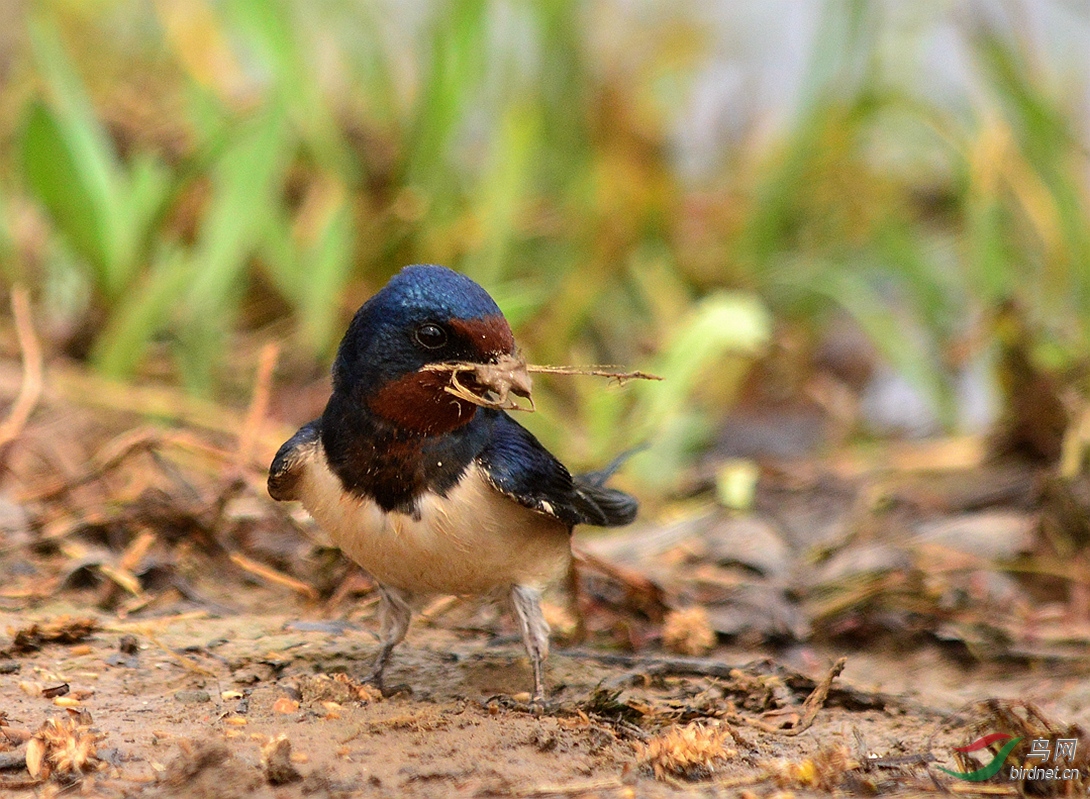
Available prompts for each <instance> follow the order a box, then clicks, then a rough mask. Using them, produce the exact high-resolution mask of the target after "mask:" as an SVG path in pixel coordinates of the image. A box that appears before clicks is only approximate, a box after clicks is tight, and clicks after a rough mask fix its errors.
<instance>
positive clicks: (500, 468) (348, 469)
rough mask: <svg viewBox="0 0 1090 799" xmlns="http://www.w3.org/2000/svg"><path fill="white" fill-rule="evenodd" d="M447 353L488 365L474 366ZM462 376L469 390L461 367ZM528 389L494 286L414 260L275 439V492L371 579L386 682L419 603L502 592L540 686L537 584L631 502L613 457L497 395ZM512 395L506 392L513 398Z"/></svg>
mask: <svg viewBox="0 0 1090 799" xmlns="http://www.w3.org/2000/svg"><path fill="white" fill-rule="evenodd" d="M452 364H463V365H465V364H479V365H482V366H484V367H485V368H482V369H480V370H478V371H476V372H474V373H472V374H470V375H469V376H468V377H467V376H465V373H464V372H462V373H459V372H456V371H451V370H450V369H448V368H445V367H446V366H449V365H452ZM458 375H461V376H462V377H463V380H466V381H469V383H471V385H470V386H469V390H467V389H466V387H465V386H464V385H460V386H459V387H458V388H459V389H460V390H457V391H453V390H452V388H451V387H452V381H453V380H454V379H455V377H456V376H458ZM508 393H513V394H515V395H516V396H520V397H525V398H527V399H531V383H530V376H529V374H528V372H527V370H526V362H525V360H524V359H523V358H522V357H521V355H520V354H519V352H518V350H517V349H516V347H515V339H514V336H513V334H512V333H511V327H510V326H509V325H508V323H507V320H506V319H505V318H504V316H503V314H502V312H501V311H500V309H499V307H498V306H497V305H496V303H495V302H494V301H493V300H492V298H491V297H490V296H489V295H488V293H487V292H486V291H485V290H484V289H483V288H481V287H480V286H479V285H477V284H476V283H475V282H473V281H472V280H470V279H469V278H468V277H465V276H464V275H461V274H458V273H457V272H453V271H451V270H449V269H446V268H444V267H441V266H420V265H417V266H408V267H405V268H404V269H402V270H401V271H400V272H399V273H398V274H397V275H395V276H394V277H393V278H392V279H391V280H390V282H389V283H387V284H386V286H385V287H384V288H383V289H382V290H381V291H379V292H378V293H377V294H375V295H374V296H373V297H371V299H369V300H368V301H367V302H366V303H364V305H363V306H362V307H361V308H360V309H359V311H358V312H357V313H356V315H355V317H354V318H353V320H352V322H351V324H350V325H349V327H348V332H347V333H345V336H344V339H343V340H342V341H341V344H340V347H339V349H338V351H337V357H336V359H335V361H334V364H333V391H332V394H331V396H330V398H329V402H328V404H327V405H326V407H325V411H324V412H323V413H322V415H321V417H320V418H318V419H315V420H314V421H312V422H310V423H309V424H307V425H304V426H303V427H302V428H301V429H300V430H299V432H297V433H296V434H295V435H294V436H292V437H291V438H290V439H289V440H288V441H287V442H286V443H285V444H284V445H283V446H282V447H281V448H280V451H279V452H277V454H276V457H275V458H274V460H273V462H272V465H271V466H270V468H269V494H270V495H271V496H272V497H273V498H274V499H277V500H299V501H301V502H302V503H303V507H305V508H306V509H307V511H308V512H309V513H310V514H311V516H312V517H313V518H314V519H315V520H316V521H317V523H318V524H319V525H320V526H321V527H322V528H323V529H325V530H326V532H327V533H329V535H330V536H331V538H332V539H333V541H334V542H335V543H336V544H337V546H339V547H340V548H341V550H342V551H343V552H344V553H345V554H346V555H348V557H350V558H351V559H352V560H354V561H355V562H356V563H358V564H359V565H360V566H361V567H363V569H365V570H366V571H367V572H368V573H369V574H370V575H371V576H372V577H373V578H374V579H375V581H376V583H377V585H378V592H379V596H380V606H379V611H380V612H379V619H380V638H381V649H380V650H379V652H378V655H377V656H376V659H375V663H374V668H373V670H372V672H371V674H370V675H369V677H368V678H367V679H368V680H370V681H371V682H372V683H374V684H376V685H377V686H378V687H380V688H381V687H382V676H383V672H384V670H385V668H386V666H387V664H388V662H389V660H390V655H391V653H392V652H393V650H394V647H396V646H397V644H399V643H400V642H401V641H402V639H404V637H405V633H406V632H407V631H408V628H409V622H410V620H411V616H412V609H413V607H414V605H416V604H417V603H418V602H419V600H421V599H422V598H425V597H428V596H435V595H443V594H456V595H481V594H492V593H495V592H499V591H504V592H506V593H507V594H508V596H509V597H510V601H511V606H512V608H513V610H514V615H515V616H516V618H517V619H518V623H519V627H520V630H521V633H522V641H523V644H524V645H525V647H526V652H527V654H528V655H529V657H530V661H531V664H532V666H533V675H534V692H533V700H532V701H533V703H534V704H535V705H537V706H539V707H540V705H541V704H542V702H543V700H544V674H543V672H544V661H545V658H546V656H547V655H548V648H549V626H548V624H546V622H545V617H544V616H543V614H542V612H541V591H542V589H543V588H544V587H545V586H546V585H547V584H548V583H550V582H551V581H553V580H555V579H556V578H558V577H559V576H561V575H563V574H565V573H566V571H567V568H568V567H569V564H570V561H571V534H572V529H573V528H574V527H575V525H577V524H593V525H600V526H617V525H624V524H628V523H629V522H631V521H632V519H633V518H634V517H635V515H636V510H637V503H636V500H635V499H633V498H632V497H631V496H629V495H628V494H625V493H623V492H621V491H618V490H616V489H613V488H608V487H606V486H605V485H604V483H605V480H606V478H607V477H608V470H607V471H606V472H600V473H596V474H590V475H578V476H574V477H573V476H572V475H571V473H570V472H569V471H568V470H567V469H566V468H565V467H564V465H563V464H562V463H560V461H559V460H557V459H556V458H555V457H554V456H553V455H552V454H551V453H550V452H549V451H548V450H547V449H545V447H544V446H542V445H541V444H540V443H539V442H538V440H537V439H536V438H535V437H534V436H533V435H532V434H531V433H530V432H529V431H528V430H526V429H525V428H524V427H522V426H521V425H520V424H519V423H518V422H516V421H515V420H514V419H513V418H511V416H510V415H509V414H508V413H507V412H506V411H505V410H503V409H502V408H501V407H496V406H497V405H500V404H501V402H500V400H502V399H503V398H504V397H505V396H506V395H507V394H508ZM508 407H509V406H508Z"/></svg>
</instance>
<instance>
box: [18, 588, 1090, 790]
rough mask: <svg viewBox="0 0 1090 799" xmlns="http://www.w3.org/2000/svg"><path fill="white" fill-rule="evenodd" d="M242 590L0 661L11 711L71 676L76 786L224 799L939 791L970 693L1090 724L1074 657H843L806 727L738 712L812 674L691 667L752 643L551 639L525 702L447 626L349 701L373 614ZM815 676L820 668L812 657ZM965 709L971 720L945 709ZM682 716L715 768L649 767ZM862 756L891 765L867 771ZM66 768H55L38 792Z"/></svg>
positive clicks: (515, 678) (26, 720) (794, 712)
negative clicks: (86, 731) (666, 648)
mask: <svg viewBox="0 0 1090 799" xmlns="http://www.w3.org/2000/svg"><path fill="white" fill-rule="evenodd" d="M235 591H243V592H246V591H248V592H250V593H251V594H254V595H255V596H252V597H250V599H251V602H252V603H253V604H262V605H265V606H266V607H268V608H275V609H276V612H260V613H256V612H246V613H238V614H232V615H225V616H222V617H219V618H216V617H211V616H209V614H208V613H207V612H205V611H195V612H189V613H179V614H177V615H171V616H164V617H162V618H157V619H149V620H141V621H131V622H123V621H119V620H117V619H116V618H101V624H102V627H101V629H99V630H98V631H97V632H94V633H93V634H91V635H90V636H89V637H88V638H86V640H84V641H82V642H79V643H75V644H70V645H62V644H45V645H44V646H43V648H42V649H41V650H39V651H37V652H31V653H29V654H26V655H21V656H18V657H16V658H14V659H13V660H9V661H5V663H6V664H11V665H7V666H6V668H7V669H11V668H17V671H14V672H12V673H9V674H6V675H5V676H4V677H3V678H2V679H3V682H2V683H0V703H2V704H0V708H2V710H3V711H4V713H5V714H6V723H7V724H8V725H10V726H11V727H12V728H25V729H29V730H33V729H34V728H37V727H38V725H39V724H41V723H42V722H43V721H44V720H45V719H46V718H49V717H51V716H58V715H60V716H63V715H65V714H66V713H69V714H71V713H74V712H75V711H74V710H71V711H69V710H65V709H62V708H60V707H57V705H56V704H55V703H56V702H57V700H56V699H50V698H46V697H44V696H43V695H42V689H43V688H49V687H51V686H55V685H59V684H62V683H67V684H68V685H69V686H70V688H71V691H70V693H69V694H67V697H68V698H69V700H70V701H73V703H74V704H76V706H77V707H78V708H83V709H86V710H87V711H88V712H89V713H90V715H91V725H92V726H91V729H92V730H93V731H94V732H95V733H96V734H97V735H98V736H99V740H98V743H97V757H98V758H100V759H101V762H100V763H99V765H98V767H97V768H98V770H94V771H91V772H90V773H88V774H87V775H85V776H83V778H82V785H81V786H80V787H79V788H77V789H76V790H77V793H78V794H80V795H88V796H108V797H113V796H177V797H217V798H223V797H234V796H239V797H241V796H269V797H273V796H275V797H296V796H368V797H371V796H373V797H386V796H413V797H415V796H421V797H424V796H429V797H430V796H458V797H468V796H553V795H557V796H618V797H620V796H652V797H653V796H682V795H692V796H704V795H708V792H709V791H712V792H716V791H727V790H728V788H729V789H730V790H731V791H732V792H735V793H737V792H739V791H743V790H746V791H751V792H752V793H753V794H755V795H772V794H774V793H776V792H777V791H779V790H782V789H791V790H793V791H794V792H795V793H797V794H798V795H807V794H809V793H824V792H825V791H828V790H833V789H837V790H848V791H851V792H856V791H858V792H863V793H873V792H882V793H884V792H888V791H893V790H898V791H904V792H909V793H915V792H927V793H934V792H936V790H937V786H938V785H941V784H946V785H949V784H950V783H951V782H956V781H954V780H952V779H951V778H949V777H946V776H945V775H942V774H940V773H937V772H936V771H935V769H934V766H935V765H936V764H935V763H932V762H929V760H930V756H934V757H935V758H938V759H939V761H943V762H942V763H940V764H942V765H946V766H947V767H951V768H957V766H956V764H955V763H953V762H952V757H951V755H952V752H951V747H953V746H956V745H959V744H961V743H963V742H964V738H965V733H966V728H967V727H968V726H969V725H971V724H972V723H974V722H978V721H979V717H980V715H981V713H982V712H983V711H982V710H981V709H980V708H979V707H976V708H974V707H972V706H971V707H970V708H965V707H964V706H965V705H966V704H967V703H971V702H973V701H974V700H979V699H983V698H985V697H1005V698H1008V699H1011V700H1025V699H1030V700H1033V701H1035V702H1037V703H1038V705H1039V707H1040V709H1041V710H1042V711H1043V712H1044V713H1045V714H1046V715H1049V716H1051V717H1060V718H1065V719H1068V720H1073V721H1079V722H1081V723H1082V724H1083V725H1086V724H1087V723H1090V687H1088V683H1087V682H1086V680H1085V679H1084V678H1083V677H1080V676H1078V675H1077V674H1075V673H1071V674H1067V675H1064V674H1061V673H1057V672H1055V671H1053V672H1052V673H1045V672H1030V671H1025V670H1019V671H1017V672H1014V673H1004V672H1003V670H1001V669H995V668H991V669H987V668H985V669H976V670H964V669H962V668H961V667H958V666H957V665H955V664H952V663H951V662H950V661H949V660H948V659H946V658H945V656H943V655H942V654H940V653H938V652H937V651H934V650H928V651H917V652H915V653H913V654H911V655H907V656H906V655H894V654H891V653H874V652H868V653H855V654H853V655H850V656H849V658H848V665H847V668H846V670H845V671H844V674H843V675H842V677H841V678H840V679H839V680H838V681H837V683H835V686H836V687H835V688H834V690H833V692H832V693H831V694H830V697H829V699H828V701H827V703H826V706H825V707H824V708H823V709H822V710H821V711H820V712H819V713H818V714H817V716H816V718H815V720H814V723H813V726H812V727H811V728H810V729H809V730H808V731H806V732H805V733H803V734H802V735H798V736H790V735H784V734H782V733H780V732H772V731H769V730H767V729H764V728H759V727H756V726H749V725H747V724H746V723H745V721H746V720H748V721H757V722H761V721H763V722H764V723H765V724H766V725H769V726H778V725H780V724H790V723H792V722H795V723H797V721H798V718H799V713H800V710H801V705H802V702H803V700H804V699H805V696H806V694H807V692H808V689H809V688H810V687H811V684H809V683H806V682H805V681H803V680H801V679H798V678H797V675H793V674H791V673H790V672H788V671H786V670H784V669H782V668H778V667H775V666H770V664H769V663H768V662H767V661H766V662H758V663H756V664H751V665H749V666H742V667H741V668H740V669H739V671H738V672H736V673H735V675H734V676H722V677H716V676H698V675H693V674H685V673H684V672H685V671H686V670H687V668H686V666H687V665H693V666H694V667H693V669H692V670H693V671H699V670H701V668H703V667H707V666H708V665H714V664H719V665H723V666H725V665H726V664H731V663H738V664H743V663H745V662H746V661H747V660H752V655H753V654H754V653H751V652H750V653H746V652H738V651H730V650H726V649H723V650H719V651H717V652H715V653H714V657H711V658H707V659H700V660H697V659H685V658H672V657H663V656H658V657H656V656H646V657H637V656H633V657H632V659H631V660H630V661H629V662H627V663H623V664H606V663H602V662H599V661H598V659H597V657H598V655H600V656H601V657H602V658H603V659H606V660H608V659H609V655H608V654H607V653H594V652H589V653H588V652H586V651H582V650H578V651H573V652H570V653H569V652H565V651H563V650H561V651H557V652H555V653H554V654H553V656H552V658H551V660H550V664H549V680H550V684H551V686H552V690H553V694H552V697H551V700H552V702H553V704H552V705H551V706H550V707H549V708H548V710H547V711H546V713H545V714H544V715H542V716H540V717H538V716H535V715H533V714H531V713H529V712H526V710H525V709H522V708H520V707H517V706H516V705H517V701H512V700H510V699H508V698H507V697H510V696H511V693H512V692H513V691H517V689H519V688H522V687H525V686H528V685H529V681H530V672H529V668H528V664H527V662H526V659H525V657H524V656H523V654H522V652H521V651H520V649H519V647H518V645H517V644H516V643H514V642H510V643H490V641H489V640H488V638H487V637H486V636H484V635H481V634H473V633H467V632H456V631H452V630H449V629H444V628H443V626H442V624H441V623H435V624H420V625H417V626H415V627H414V630H413V631H412V632H411V633H410V636H409V639H408V640H407V641H406V643H405V644H404V645H403V646H402V647H401V648H400V649H399V651H398V652H397V656H396V660H395V662H394V664H393V666H392V668H391V673H390V675H389V676H390V682H391V684H394V683H405V684H406V685H407V686H408V688H407V689H406V690H405V691H404V692H402V693H399V694H396V695H394V696H391V697H389V698H385V699H369V700H367V701H361V700H360V699H359V698H358V696H357V695H356V694H354V693H353V687H354V686H353V685H352V683H339V682H336V681H334V680H331V679H329V678H328V677H327V676H325V675H328V674H330V673H336V672H346V673H347V674H348V675H359V674H361V673H364V672H365V671H366V668H367V665H368V661H369V659H370V657H371V656H372V655H373V653H374V651H375V644H374V643H373V639H372V637H371V636H370V635H369V634H368V630H369V628H370V624H371V622H370V621H369V620H367V619H363V618H360V614H350V615H349V618H348V619H347V622H346V624H344V625H342V624H340V623H336V622H329V621H324V622H323V621H322V620H321V619H320V618H319V616H320V614H319V613H317V612H316V609H315V608H313V607H311V608H305V607H292V605H293V604H295V603H294V602H293V601H292V600H290V599H286V598H285V597H284V596H282V595H281V596H274V595H268V592H264V591H263V590H262V589H260V588H257V587H252V586H251V587H249V588H248V589H244V588H241V587H238V586H236V587H235ZM262 594H264V595H262ZM236 597H237V594H236ZM258 600H260V601H258ZM81 612H82V609H81V608H75V607H72V606H71V605H68V604H64V603H59V602H49V603H46V604H43V605H41V606H39V607H36V608H35V609H34V610H33V611H31V612H26V613H19V614H5V615H3V616H0V623H3V624H6V625H8V627H9V629H14V628H16V627H20V626H24V625H26V624H28V622H30V621H31V620H33V619H42V620H48V619H55V618H56V617H57V615H58V614H61V613H68V614H79V613H81ZM126 635H131V636H135V638H136V642H137V646H138V649H137V650H136V652H135V653H134V654H124V653H122V652H120V651H119V641H120V640H121V639H122V637H123V636H126ZM588 655H589V656H588ZM800 655H801V653H800ZM805 656H806V658H807V659H809V660H817V661H825V660H826V659H827V658H826V656H825V655H823V654H819V653H817V652H814V651H809V652H807V653H805ZM694 664H695V665H694ZM814 671H815V674H814V676H815V677H820V671H822V669H816V668H815V669H814ZM603 689H605V690H608V691H610V692H613V691H618V690H619V691H620V694H619V695H618V696H617V698H616V699H615V700H613V702H612V703H610V702H607V701H605V699H606V697H603V695H602V694H601V693H598V694H597V696H598V698H599V701H598V703H597V705H596V704H595V702H594V697H595V696H596V691H599V692H601V691H602V690H603ZM72 697H75V698H76V700H72ZM771 697H774V698H771ZM517 699H518V697H517V696H516V700H517ZM750 708H752V710H750ZM959 708H961V709H962V710H963V714H964V718H963V719H962V720H960V721H959V720H957V719H955V720H953V721H952V722H951V714H952V713H953V712H954V711H957V710H958V709H959ZM622 714H623V715H622ZM974 714H975V717H974ZM716 716H719V718H716ZM725 717H729V720H728V718H725ZM690 718H695V719H701V720H702V724H703V725H704V726H705V728H706V729H713V730H714V729H716V728H717V727H718V728H720V729H725V728H726V727H727V726H728V725H729V728H730V732H727V733H725V737H723V739H722V741H721V747H722V750H721V752H719V754H721V755H722V756H721V757H719V758H715V759H714V760H712V761H710V762H709V768H707V769H695V770H694V771H693V772H692V773H690V774H689V775H678V776H671V775H669V774H667V775H665V776H666V779H665V780H663V779H656V778H655V776H654V774H653V771H652V767H651V765H650V764H649V763H648V762H647V760H646V755H645V752H646V747H647V746H648V743H647V741H648V739H653V738H654V737H656V736H661V735H662V734H663V733H664V732H665V731H668V730H669V729H670V728H671V727H677V726H679V725H682V724H684V723H685V721H686V720H687V719H690ZM739 721H742V723H739ZM277 736H285V737H286V738H287V740H288V741H289V742H290V758H289V759H288V761H286V762H288V763H290V765H289V766H288V767H287V773H286V774H280V773H279V772H277V771H276V769H275V768H273V769H272V771H270V768H269V767H268V766H267V765H264V764H263V762H262V746H263V745H265V744H267V743H268V741H269V740H270V739H273V738H276V737H277ZM1084 745H1085V742H1084ZM868 757H878V758H885V759H886V760H884V761H879V762H880V763H887V764H888V765H871V766H869V767H867V766H868V764H867V758H868ZM823 770H824V771H823ZM687 777H688V778H687ZM690 778H691V779H690ZM70 779H71V777H64V776H63V775H57V776H54V778H53V781H52V782H50V783H46V786H45V787H46V789H52V788H60V787H62V786H64V785H66V784H67V783H68V782H69V781H70ZM285 779H286V780H287V781H285V782H284V783H283V784H279V785H277V784H273V783H275V782H277V781H280V780H285ZM0 780H3V782H0V785H6V786H8V787H7V789H6V790H8V791H12V790H13V789H14V788H15V787H18V786H20V785H24V784H26V785H29V784H30V781H29V780H28V779H27V773H26V772H25V771H18V770H9V771H4V772H0ZM956 787H963V786H956ZM988 787H989V789H990V790H992V791H993V792H994V791H995V790H996V787H997V786H994V785H991V786H988ZM35 790H36V791H37V792H38V793H42V791H43V787H42V786H36V788H35ZM1011 790H1013V786H1012V788H1011ZM45 792H46V794H48V792H49V791H48V790H46V791H45ZM5 795H6V794H5Z"/></svg>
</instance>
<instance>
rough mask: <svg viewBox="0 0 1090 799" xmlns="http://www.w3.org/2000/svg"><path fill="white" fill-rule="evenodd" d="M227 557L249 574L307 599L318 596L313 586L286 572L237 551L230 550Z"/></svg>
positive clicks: (313, 598)
mask: <svg viewBox="0 0 1090 799" xmlns="http://www.w3.org/2000/svg"><path fill="white" fill-rule="evenodd" d="M227 557H229V558H230V559H231V562H232V563H234V564H235V565H236V566H238V567H239V568H240V569H242V570H243V571H247V572H249V573H250V574H253V575H255V576H257V577H260V578H261V579H263V580H267V581H268V582H270V583H275V584H276V585H282V586H284V587H285V588H290V589H291V590H292V591H295V592H296V593H297V594H302V595H303V596H305V597H306V598H307V599H311V600H315V599H317V598H318V592H317V591H316V590H314V588H313V587H311V586H309V585H307V584H306V583H304V582H302V581H300V580H296V579H295V578H294V577H289V576H288V575H286V574H283V573H281V572H278V571H277V570H276V569H274V568H272V567H271V566H266V565H264V564H263V563H258V562H257V561H254V560H250V559H249V558H248V557H246V556H245V555H243V554H241V553H239V552H231V553H229V554H228V556H227Z"/></svg>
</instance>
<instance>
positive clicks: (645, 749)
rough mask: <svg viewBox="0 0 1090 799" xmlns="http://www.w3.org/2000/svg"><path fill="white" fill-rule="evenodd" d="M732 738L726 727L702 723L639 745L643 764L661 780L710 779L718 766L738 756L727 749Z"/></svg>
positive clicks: (639, 755)
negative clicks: (670, 778)
mask: <svg viewBox="0 0 1090 799" xmlns="http://www.w3.org/2000/svg"><path fill="white" fill-rule="evenodd" d="M730 738H731V736H730V733H729V731H728V730H727V728H726V727H725V726H720V725H716V726H710V725H708V726H706V725H704V724H700V723H698V722H694V723H692V724H687V725H685V726H684V727H672V728H670V729H669V730H667V731H666V732H665V733H663V734H661V735H657V736H655V737H654V738H651V739H650V740H648V741H646V742H645V743H641V744H637V751H638V757H639V760H640V763H642V764H643V765H645V766H648V767H650V769H651V771H652V772H654V775H655V777H657V778H658V779H660V780H661V779H666V778H667V777H680V778H682V779H687V780H699V779H707V778H708V777H710V776H712V775H713V774H714V773H715V769H716V767H717V766H719V765H721V764H722V763H724V762H725V761H727V760H729V759H731V758H733V757H735V756H736V755H737V754H738V752H737V750H735V749H731V748H729V747H728V746H727V742H728V741H729V740H730Z"/></svg>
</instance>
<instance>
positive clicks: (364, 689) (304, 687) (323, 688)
mask: <svg viewBox="0 0 1090 799" xmlns="http://www.w3.org/2000/svg"><path fill="white" fill-rule="evenodd" d="M298 689H299V695H300V697H301V698H302V700H303V702H304V703H305V704H308V705H310V704H315V703H321V702H337V703H338V704H342V705H343V704H348V703H349V702H359V703H361V704H368V703H371V702H379V701H381V700H382V692H381V691H380V690H378V689H377V688H375V686H373V685H368V684H367V683H361V682H359V681H358V680H354V679H352V678H351V677H349V676H348V675H347V674H344V673H337V674H333V675H329V674H314V675H307V676H304V677H302V678H300V680H299V684H298Z"/></svg>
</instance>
